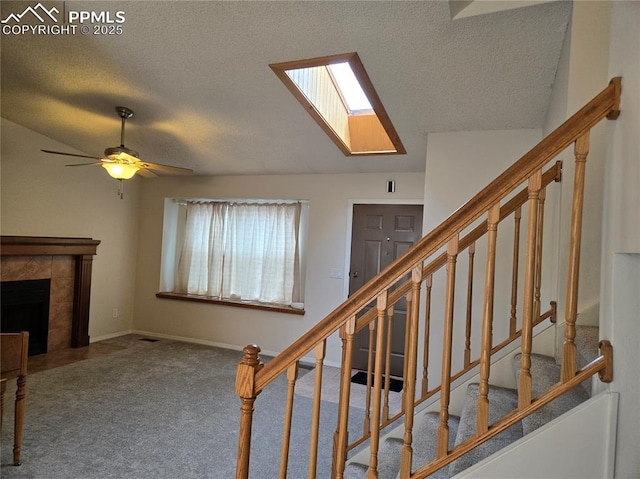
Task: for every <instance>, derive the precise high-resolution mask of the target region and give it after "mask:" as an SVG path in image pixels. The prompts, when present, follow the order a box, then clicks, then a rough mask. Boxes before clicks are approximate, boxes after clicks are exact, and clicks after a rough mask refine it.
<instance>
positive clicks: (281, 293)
mask: <svg viewBox="0 0 640 479" xmlns="http://www.w3.org/2000/svg"><path fill="white" fill-rule="evenodd" d="M299 224H300V204H299V203H294V204H261V203H222V202H216V203H189V204H188V205H187V219H186V228H185V240H184V246H183V249H182V253H181V255H180V262H179V266H178V278H177V281H176V291H177V292H180V293H189V294H198V295H204V296H211V297H214V298H221V299H240V300H247V301H260V302H264V303H275V304H285V305H291V304H293V303H298V302H299V301H300V298H299V297H298V291H299V288H298V283H299V261H298V230H299Z"/></svg>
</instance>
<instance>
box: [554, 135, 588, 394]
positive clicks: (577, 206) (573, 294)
mask: <svg viewBox="0 0 640 479" xmlns="http://www.w3.org/2000/svg"><path fill="white" fill-rule="evenodd" d="M574 154H575V158H576V165H575V173H574V179H573V203H572V208H571V236H570V238H571V240H570V243H569V275H568V277H567V303H566V306H565V321H566V325H565V332H564V345H563V347H562V376H561V381H562V382H566V381H568V380H569V379H571V378H572V377H573V376H575V374H576V369H577V365H576V354H577V352H576V343H575V338H576V319H577V316H578V281H579V278H580V244H581V240H582V207H583V202H584V201H583V200H584V180H585V170H586V166H587V155H588V154H589V132H588V131H587V132H586V133H585V134H583V135H582V136H581V137H580V138H578V139H577V140H576V143H575V150H574Z"/></svg>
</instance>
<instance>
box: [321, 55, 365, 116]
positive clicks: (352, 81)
mask: <svg viewBox="0 0 640 479" xmlns="http://www.w3.org/2000/svg"><path fill="white" fill-rule="evenodd" d="M327 68H328V69H329V71H330V72H331V75H332V76H333V79H334V80H335V82H336V86H337V87H338V90H339V91H340V93H341V95H342V99H343V100H344V101H345V103H346V104H347V108H348V109H349V110H350V111H351V112H356V111H363V110H373V108H372V107H371V103H369V99H368V98H367V95H366V94H365V92H364V91H362V87H361V86H360V83H358V79H357V78H356V76H355V74H354V73H353V70H352V69H351V67H350V66H349V63H347V62H344V63H333V64H331V65H327Z"/></svg>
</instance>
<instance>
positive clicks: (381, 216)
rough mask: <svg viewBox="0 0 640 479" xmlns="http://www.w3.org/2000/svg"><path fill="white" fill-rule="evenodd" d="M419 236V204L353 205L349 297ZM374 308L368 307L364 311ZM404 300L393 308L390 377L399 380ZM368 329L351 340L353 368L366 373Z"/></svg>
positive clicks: (420, 209)
mask: <svg viewBox="0 0 640 479" xmlns="http://www.w3.org/2000/svg"><path fill="white" fill-rule="evenodd" d="M421 236H422V205H353V226H352V230H351V264H350V268H349V294H350V295H351V294H353V293H354V292H355V291H356V290H358V289H359V288H361V287H362V286H363V285H364V284H365V283H367V281H369V280H370V279H371V278H373V277H374V276H375V275H376V274H378V273H379V272H380V271H381V270H382V269H384V268H385V267H386V266H387V265H388V264H390V263H391V262H392V261H393V260H394V259H396V258H397V257H398V256H400V255H402V254H403V253H404V252H405V251H406V250H407V249H409V248H410V247H411V245H413V243H415V242H416V241H418V240H419V239H420V238H421ZM373 306H375V303H372V304H370V305H368V306H367V307H366V308H365V310H364V311H367V310H368V309H369V308H371V307H373ZM406 317H407V314H406V301H405V300H404V299H403V300H401V301H400V302H399V303H397V304H396V305H395V307H394V317H393V328H392V337H391V339H392V343H391V374H392V375H393V376H397V377H402V375H403V372H402V367H403V362H404V333H405V321H406ZM368 353H369V330H368V328H365V329H364V330H362V331H360V332H359V333H358V334H357V335H356V337H355V340H354V352H353V367H354V369H360V370H363V371H366V370H367V358H368Z"/></svg>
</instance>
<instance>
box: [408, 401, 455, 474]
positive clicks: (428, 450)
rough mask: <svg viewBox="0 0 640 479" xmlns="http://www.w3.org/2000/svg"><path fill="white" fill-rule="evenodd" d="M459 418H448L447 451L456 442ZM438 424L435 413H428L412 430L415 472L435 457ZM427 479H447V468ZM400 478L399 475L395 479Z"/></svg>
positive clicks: (438, 419)
mask: <svg viewBox="0 0 640 479" xmlns="http://www.w3.org/2000/svg"><path fill="white" fill-rule="evenodd" d="M459 423H460V418H459V417H458V416H449V422H448V424H449V449H453V447H454V445H455V442H456V435H457V432H458V425H459ZM439 424H440V415H439V414H438V413H437V412H428V413H426V414H424V415H422V416H421V417H420V419H419V421H416V425H415V427H414V430H413V461H412V462H413V467H412V470H416V469H417V468H418V467H422V466H424V465H425V464H427V463H428V462H430V461H433V460H434V459H435V457H436V448H437V438H438V425H439ZM427 477H428V478H429V479H448V477H449V468H448V466H445V467H443V468H442V469H440V470H439V471H436V472H434V473H433V474H431V475H430V476H427ZM399 478H400V473H399V472H398V475H397V476H396V479H399Z"/></svg>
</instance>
